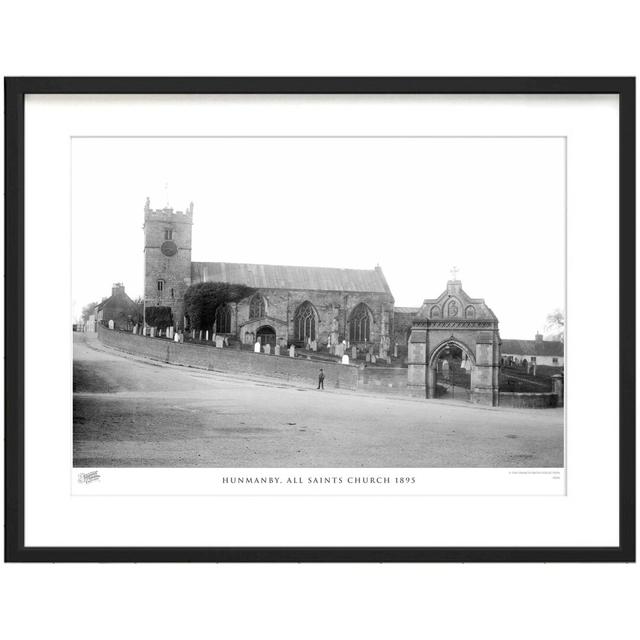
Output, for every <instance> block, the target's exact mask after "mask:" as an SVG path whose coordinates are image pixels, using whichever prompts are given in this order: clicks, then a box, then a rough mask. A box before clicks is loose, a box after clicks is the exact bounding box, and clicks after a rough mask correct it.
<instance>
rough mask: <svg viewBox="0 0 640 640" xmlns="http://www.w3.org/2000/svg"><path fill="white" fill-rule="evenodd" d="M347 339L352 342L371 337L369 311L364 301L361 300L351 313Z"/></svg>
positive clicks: (362, 340)
mask: <svg viewBox="0 0 640 640" xmlns="http://www.w3.org/2000/svg"><path fill="white" fill-rule="evenodd" d="M349 339H350V340H351V341H352V342H364V341H365V340H370V339H371V311H369V307H367V305H366V304H365V303H364V302H361V303H360V304H359V305H358V306H357V307H356V308H355V309H354V310H353V312H352V313H351V318H350V319H349Z"/></svg>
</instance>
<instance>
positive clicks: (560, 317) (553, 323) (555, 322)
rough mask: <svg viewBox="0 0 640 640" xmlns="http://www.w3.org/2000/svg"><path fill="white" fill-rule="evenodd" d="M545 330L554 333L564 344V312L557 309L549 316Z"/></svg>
mask: <svg viewBox="0 0 640 640" xmlns="http://www.w3.org/2000/svg"><path fill="white" fill-rule="evenodd" d="M545 329H546V330H547V331H551V332H553V333H554V334H555V336H556V337H557V339H559V340H560V342H564V312H563V311H561V310H560V309H556V310H555V311H553V312H552V313H550V314H549V315H547V324H546V325H545Z"/></svg>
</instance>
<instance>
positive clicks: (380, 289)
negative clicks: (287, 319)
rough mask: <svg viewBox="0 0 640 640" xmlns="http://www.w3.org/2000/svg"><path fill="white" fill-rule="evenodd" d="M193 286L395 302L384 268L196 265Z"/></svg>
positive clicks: (192, 268)
mask: <svg viewBox="0 0 640 640" xmlns="http://www.w3.org/2000/svg"><path fill="white" fill-rule="evenodd" d="M191 282H193V283H197V282H228V283H230V284H244V285H246V286H248V287H253V288H256V289H309V290H313V291H345V292H347V291H353V292H356V291H358V292H370V293H386V294H387V295H389V297H391V299H393V297H392V296H391V290H390V289H389V285H388V284H387V281H386V279H385V277H384V274H383V273H382V269H381V268H380V267H376V268H375V269H334V268H330V267H295V266H283V265H275V264H247V263H244V262H192V263H191Z"/></svg>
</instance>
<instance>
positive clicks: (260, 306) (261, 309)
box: [249, 293, 265, 320]
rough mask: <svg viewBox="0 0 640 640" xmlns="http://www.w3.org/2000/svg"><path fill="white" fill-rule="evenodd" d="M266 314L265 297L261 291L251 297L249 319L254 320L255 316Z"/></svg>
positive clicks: (261, 316)
mask: <svg viewBox="0 0 640 640" xmlns="http://www.w3.org/2000/svg"><path fill="white" fill-rule="evenodd" d="M264 316H265V303H264V298H263V297H262V296H261V295H260V294H259V293H256V295H255V296H253V298H251V302H250V303H249V320H253V319H254V318H264Z"/></svg>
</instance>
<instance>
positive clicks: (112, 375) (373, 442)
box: [73, 334, 563, 467]
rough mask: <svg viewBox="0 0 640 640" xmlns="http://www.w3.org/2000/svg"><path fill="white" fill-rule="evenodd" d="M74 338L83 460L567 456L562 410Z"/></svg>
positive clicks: (452, 460) (436, 462)
mask: <svg viewBox="0 0 640 640" xmlns="http://www.w3.org/2000/svg"><path fill="white" fill-rule="evenodd" d="M86 335H87V334H82V335H81V336H78V340H77V341H76V342H75V343H74V380H73V388H74V403H73V409H74V411H73V413H74V425H73V427H74V465H75V466H80V467H112V466H115V467H561V466H562V464H563V449H562V447H563V414H562V410H558V409H546V410H544V409H543V410H515V409H489V408H481V407H477V406H473V405H463V404H458V405H456V404H451V403H447V402H446V401H442V400H411V399H403V398H396V397H388V396H380V397H378V396H367V395H360V394H356V393H349V392H344V391H342V392H341V391H318V390H316V389H315V388H306V389H302V388H294V387H289V386H286V385H284V384H281V383H278V382H275V381H260V380H246V379H241V378H239V377H230V376H227V375H223V374H216V373H211V372H207V371H199V370H197V369H189V368H183V367H176V366H169V365H164V364H159V363H153V362H151V361H143V360H138V359H132V358H131V357H129V356H126V355H124V354H121V353H120V352H117V351H114V350H110V349H107V348H105V347H102V345H100V344H99V343H98V342H97V341H96V340H95V336H87V338H85V336H86Z"/></svg>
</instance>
